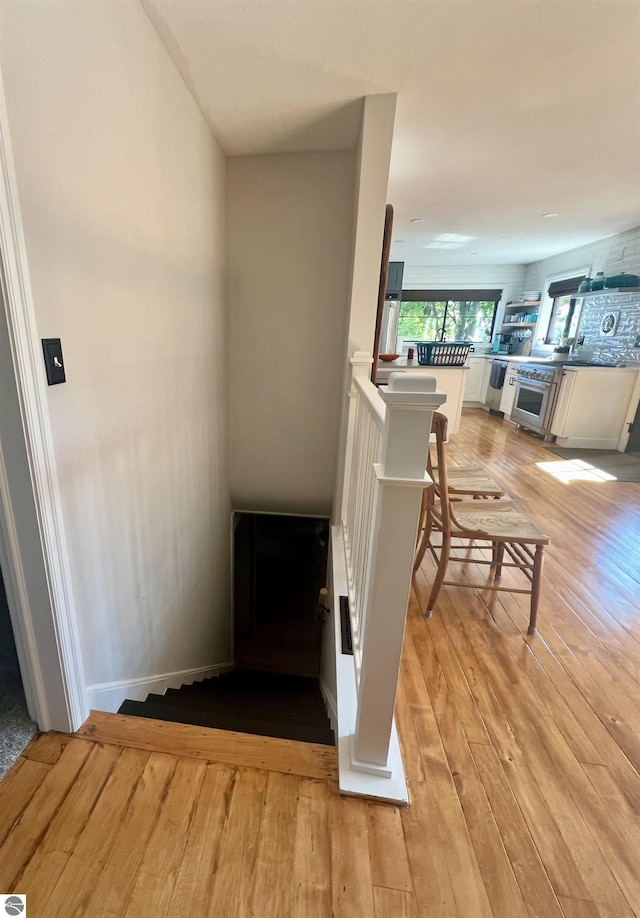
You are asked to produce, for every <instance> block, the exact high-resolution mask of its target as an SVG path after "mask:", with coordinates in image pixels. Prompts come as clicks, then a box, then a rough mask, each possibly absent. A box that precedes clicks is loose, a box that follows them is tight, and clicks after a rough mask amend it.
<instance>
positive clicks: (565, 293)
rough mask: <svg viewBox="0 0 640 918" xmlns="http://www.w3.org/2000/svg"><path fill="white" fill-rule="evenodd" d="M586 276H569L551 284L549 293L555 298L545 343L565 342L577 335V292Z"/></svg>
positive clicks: (556, 343)
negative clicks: (575, 316) (569, 337)
mask: <svg viewBox="0 0 640 918" xmlns="http://www.w3.org/2000/svg"><path fill="white" fill-rule="evenodd" d="M583 280H584V276H580V277H567V278H565V279H564V280H559V281H554V283H553V284H549V289H548V295H549V297H550V298H551V299H552V300H553V305H552V307H551V315H550V317H549V325H548V326H547V334H546V335H545V338H544V343H545V344H554V345H558V344H564V343H565V339H566V338H567V337H568V336H570V335H575V326H576V324H577V321H576V322H574V321H572V320H573V318H574V311H575V305H576V301H575V294H576V292H577V290H578V287H579V286H580V284H581V282H582V281H583Z"/></svg>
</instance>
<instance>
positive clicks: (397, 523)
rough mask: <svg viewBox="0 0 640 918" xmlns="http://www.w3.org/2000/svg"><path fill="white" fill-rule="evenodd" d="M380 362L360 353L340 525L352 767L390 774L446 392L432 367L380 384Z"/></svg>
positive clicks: (355, 367) (352, 391)
mask: <svg viewBox="0 0 640 918" xmlns="http://www.w3.org/2000/svg"><path fill="white" fill-rule="evenodd" d="M371 362H372V361H371V357H370V355H369V354H366V353H362V352H356V353H355V354H354V356H353V358H352V359H351V367H352V373H351V385H350V389H349V413H348V425H347V437H346V449H345V462H344V473H343V481H342V495H341V501H340V507H341V513H340V522H341V528H342V539H343V543H344V555H345V564H346V582H347V589H348V594H349V607H350V618H351V630H352V640H353V648H354V665H355V675H356V692H357V710H356V714H355V729H354V730H353V732H352V735H351V740H350V768H351V770H352V771H354V772H361V773H366V774H371V775H376V776H378V777H383V778H384V777H391V776H392V771H393V768H392V764H391V763H390V761H389V749H390V740H391V736H392V731H393V729H394V727H393V711H394V706H395V699H396V690H397V683H398V673H399V669H400V657H401V653H402V641H403V637H404V625H405V618H406V611H407V605H408V601H409V590H410V587H411V572H412V567H413V557H414V550H415V543H416V535H417V529H418V520H419V514H420V504H421V497H422V490H423V488H424V487H425V486H426V485H428V484H429V483H430V479H429V478H428V476H427V475H426V473H425V466H426V457H427V449H428V446H429V436H430V431H431V419H432V415H433V412H434V410H436V409H437V408H438V407H439V406H440V405H442V403H443V402H444V401H445V398H446V396H445V395H444V393H442V392H437V391H436V380H435V379H434V378H433V377H432V376H429V375H428V374H427V373H425V372H424V371H417V372H416V371H413V372H412V371H407V372H403V373H395V374H391V376H390V379H389V384H388V386H385V387H382V388H380V389H378V388H376V387H375V386H374V385H373V384H372V383H371V382H370V380H369V378H368V376H369V371H370V367H371ZM337 701H338V708H339V707H340V698H338V699H337ZM340 768H341V773H342V771H343V763H342V762H341V765H340ZM382 796H384V794H382ZM390 796H393V795H390Z"/></svg>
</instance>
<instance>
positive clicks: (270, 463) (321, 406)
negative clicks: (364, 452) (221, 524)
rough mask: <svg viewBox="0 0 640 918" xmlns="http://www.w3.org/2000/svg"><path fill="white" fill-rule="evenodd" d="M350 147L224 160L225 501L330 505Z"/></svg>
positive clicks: (248, 505)
mask: <svg viewBox="0 0 640 918" xmlns="http://www.w3.org/2000/svg"><path fill="white" fill-rule="evenodd" d="M353 182H354V155H353V153H309V154H299V155H297V154H292V155H281V156H252V157H240V158H232V159H230V160H229V184H228V192H229V204H228V250H229V260H228V270H229V356H230V363H229V399H230V401H229V406H230V474H231V493H232V499H233V505H234V507H236V508H237V509H240V510H264V511H269V512H282V513H308V514H322V515H327V514H329V513H330V510H331V500H332V495H333V487H334V469H335V459H336V449H337V434H338V422H339V411H340V385H341V379H342V372H343V360H344V341H345V334H346V329H347V319H348V287H349V275H350V260H351V250H352V201H353V187H354V186H353Z"/></svg>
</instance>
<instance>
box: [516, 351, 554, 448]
mask: <svg viewBox="0 0 640 918" xmlns="http://www.w3.org/2000/svg"><path fill="white" fill-rule="evenodd" d="M563 372H564V371H563V369H562V367H550V366H548V365H547V366H545V365H544V364H539V363H525V364H522V365H521V366H520V369H519V370H518V377H517V379H516V392H515V396H514V401H513V408H512V410H511V415H510V419H511V420H512V421H514V423H516V424H519V425H520V426H521V427H526V428H527V429H528V430H534V431H535V432H536V433H539V434H542V435H543V436H544V438H545V439H546V438H547V437H548V436H549V430H550V429H551V420H552V418H553V409H554V408H555V404H556V398H557V395H558V384H559V382H560V380H561V379H562V374H563Z"/></svg>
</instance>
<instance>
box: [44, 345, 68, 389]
mask: <svg viewBox="0 0 640 918" xmlns="http://www.w3.org/2000/svg"><path fill="white" fill-rule="evenodd" d="M42 351H43V353H44V365H45V368H46V370H47V384H48V385H50V386H57V385H58V383H63V382H66V381H67V379H66V376H65V375H64V360H63V359H62V344H61V343H60V338H43V339H42Z"/></svg>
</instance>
